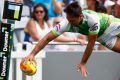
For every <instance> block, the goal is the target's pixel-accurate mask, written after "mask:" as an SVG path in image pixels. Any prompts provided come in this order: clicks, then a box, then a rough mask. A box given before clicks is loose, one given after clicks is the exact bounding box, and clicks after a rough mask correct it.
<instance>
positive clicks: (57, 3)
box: [33, 0, 63, 26]
mask: <svg viewBox="0 0 120 80" xmlns="http://www.w3.org/2000/svg"><path fill="white" fill-rule="evenodd" d="M33 2H34V3H35V4H38V3H42V4H44V5H45V6H46V8H47V9H48V15H49V17H50V18H49V24H50V26H52V25H53V24H52V23H53V20H54V18H55V17H57V16H60V15H62V6H63V1H62V0H33Z"/></svg>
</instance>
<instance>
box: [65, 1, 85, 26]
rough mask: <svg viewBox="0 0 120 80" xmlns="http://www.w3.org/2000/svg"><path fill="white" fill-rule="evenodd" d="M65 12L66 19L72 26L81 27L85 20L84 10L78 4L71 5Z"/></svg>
mask: <svg viewBox="0 0 120 80" xmlns="http://www.w3.org/2000/svg"><path fill="white" fill-rule="evenodd" d="M64 11H65V12H66V17H67V19H68V21H69V22H70V23H71V24H72V25H79V23H80V22H81V21H82V20H83V15H82V9H81V7H80V5H79V3H78V2H76V1H75V2H73V3H71V4H69V5H68V6H67V7H66V8H65V9H64Z"/></svg>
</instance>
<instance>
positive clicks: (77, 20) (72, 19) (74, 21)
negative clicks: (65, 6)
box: [67, 14, 83, 26]
mask: <svg viewBox="0 0 120 80" xmlns="http://www.w3.org/2000/svg"><path fill="white" fill-rule="evenodd" d="M67 19H68V21H69V23H70V24H72V25H75V26H78V25H79V23H80V22H81V21H82V20H83V15H82V14H81V15H80V16H78V17H75V16H71V15H69V14H67Z"/></svg>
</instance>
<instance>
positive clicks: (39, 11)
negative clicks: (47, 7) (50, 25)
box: [35, 10, 44, 14]
mask: <svg viewBox="0 0 120 80" xmlns="http://www.w3.org/2000/svg"><path fill="white" fill-rule="evenodd" d="M43 12H44V11H43V10H38V11H35V13H37V14H38V13H43Z"/></svg>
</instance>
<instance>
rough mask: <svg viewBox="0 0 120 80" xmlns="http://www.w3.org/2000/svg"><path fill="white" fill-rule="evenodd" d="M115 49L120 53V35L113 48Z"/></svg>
mask: <svg viewBox="0 0 120 80" xmlns="http://www.w3.org/2000/svg"><path fill="white" fill-rule="evenodd" d="M112 50H113V51H115V52H118V53H120V37H117V41H116V43H115V46H114V47H113V48H112Z"/></svg>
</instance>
